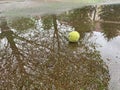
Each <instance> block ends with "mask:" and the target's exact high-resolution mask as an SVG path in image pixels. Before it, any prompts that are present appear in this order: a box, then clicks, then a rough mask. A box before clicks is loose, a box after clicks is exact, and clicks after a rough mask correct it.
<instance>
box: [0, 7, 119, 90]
mask: <svg viewBox="0 0 120 90" xmlns="http://www.w3.org/2000/svg"><path fill="white" fill-rule="evenodd" d="M119 11H120V5H106V6H98V7H97V9H95V7H94V6H88V7H84V8H81V9H79V8H78V9H74V10H70V11H66V12H64V13H61V14H59V15H55V14H54V15H39V16H33V17H16V18H12V19H11V20H10V19H5V17H4V18H3V17H1V19H0V21H1V23H0V90H120V51H119V50H120V12H119ZM73 30H76V31H78V32H79V33H80V36H81V38H80V40H79V42H78V43H69V42H68V40H67V35H68V33H69V32H70V31H73Z"/></svg>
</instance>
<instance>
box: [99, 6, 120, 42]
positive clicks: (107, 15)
mask: <svg viewBox="0 0 120 90" xmlns="http://www.w3.org/2000/svg"><path fill="white" fill-rule="evenodd" d="M119 7H120V5H108V6H102V7H101V10H102V12H101V14H100V18H101V19H102V20H104V21H108V23H101V27H102V28H103V33H104V36H105V37H106V38H107V40H108V41H109V40H111V39H113V38H114V37H117V36H118V35H119V32H120V23H119V21H120V17H119V16H120V12H119V11H120V8H119Z"/></svg>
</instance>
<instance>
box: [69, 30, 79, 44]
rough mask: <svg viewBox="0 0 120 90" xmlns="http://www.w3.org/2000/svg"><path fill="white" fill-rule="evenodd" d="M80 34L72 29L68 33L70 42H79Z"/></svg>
mask: <svg viewBox="0 0 120 90" xmlns="http://www.w3.org/2000/svg"><path fill="white" fill-rule="evenodd" d="M79 38H80V34H79V33H78V32H77V31H72V32H70V33H69V35H68V40H69V42H78V40H79Z"/></svg>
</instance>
